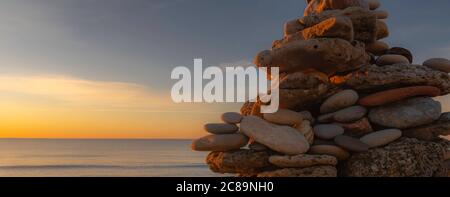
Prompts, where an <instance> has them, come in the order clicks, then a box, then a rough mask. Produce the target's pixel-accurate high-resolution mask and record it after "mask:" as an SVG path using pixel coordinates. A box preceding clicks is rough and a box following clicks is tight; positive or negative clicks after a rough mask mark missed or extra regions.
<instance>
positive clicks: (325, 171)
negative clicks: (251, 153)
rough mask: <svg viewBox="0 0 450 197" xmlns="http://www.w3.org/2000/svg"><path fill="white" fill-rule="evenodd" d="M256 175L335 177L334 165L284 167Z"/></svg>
mask: <svg viewBox="0 0 450 197" xmlns="http://www.w3.org/2000/svg"><path fill="white" fill-rule="evenodd" d="M257 176H258V177H336V176H337V170H336V168H335V167H334V166H314V167H309V168H302V169H298V168H285V169H281V170H275V171H268V172H263V173H259V174H258V175H257Z"/></svg>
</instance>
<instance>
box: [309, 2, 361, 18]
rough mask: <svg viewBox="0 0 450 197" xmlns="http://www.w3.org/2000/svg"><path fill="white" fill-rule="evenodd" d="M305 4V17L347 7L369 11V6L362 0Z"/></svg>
mask: <svg viewBox="0 0 450 197" xmlns="http://www.w3.org/2000/svg"><path fill="white" fill-rule="evenodd" d="M307 3H308V6H307V7H306V9H305V12H304V15H305V16H308V15H315V14H319V13H321V12H323V11H325V10H338V9H345V8H348V7H362V8H364V9H367V10H368V9H369V5H368V4H367V2H366V1H364V0H307Z"/></svg>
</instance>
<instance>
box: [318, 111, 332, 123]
mask: <svg viewBox="0 0 450 197" xmlns="http://www.w3.org/2000/svg"><path fill="white" fill-rule="evenodd" d="M334 114H335V113H329V114H323V115H320V116H319V117H318V118H317V121H318V122H320V123H330V122H333V121H334Z"/></svg>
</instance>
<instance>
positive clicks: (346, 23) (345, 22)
mask: <svg viewBox="0 0 450 197" xmlns="http://www.w3.org/2000/svg"><path fill="white" fill-rule="evenodd" d="M312 38H341V39H344V40H347V41H353V39H354V31H353V24H352V21H351V20H350V19H349V18H348V17H332V18H329V19H326V20H324V21H322V22H320V23H319V24H317V25H314V26H312V27H309V28H305V29H303V30H300V31H297V32H295V33H292V34H290V35H286V36H285V37H284V38H283V39H282V40H276V41H274V42H273V45H272V48H277V47H280V46H281V45H283V44H286V43H289V42H293V41H297V40H308V39H312Z"/></svg>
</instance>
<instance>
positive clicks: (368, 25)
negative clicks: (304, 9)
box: [284, 7, 377, 43]
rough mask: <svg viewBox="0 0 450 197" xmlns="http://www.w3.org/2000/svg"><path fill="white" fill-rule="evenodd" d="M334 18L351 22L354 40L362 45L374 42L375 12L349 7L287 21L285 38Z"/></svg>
mask: <svg viewBox="0 0 450 197" xmlns="http://www.w3.org/2000/svg"><path fill="white" fill-rule="evenodd" d="M335 17H346V18H349V19H350V20H351V21H352V25H353V31H354V39H355V40H359V41H362V42H364V43H371V42H374V41H375V40H376V38H377V15H376V13H375V12H372V11H369V10H367V9H363V8H360V7H349V8H347V9H345V10H327V11H324V12H321V13H319V14H317V15H311V16H305V17H302V18H299V19H296V20H293V21H289V22H287V23H286V24H285V29H284V34H285V37H286V36H289V35H291V34H295V33H297V32H299V31H301V30H304V29H306V28H309V27H313V26H315V25H317V24H319V23H321V22H323V21H325V20H327V19H329V18H335Z"/></svg>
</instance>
